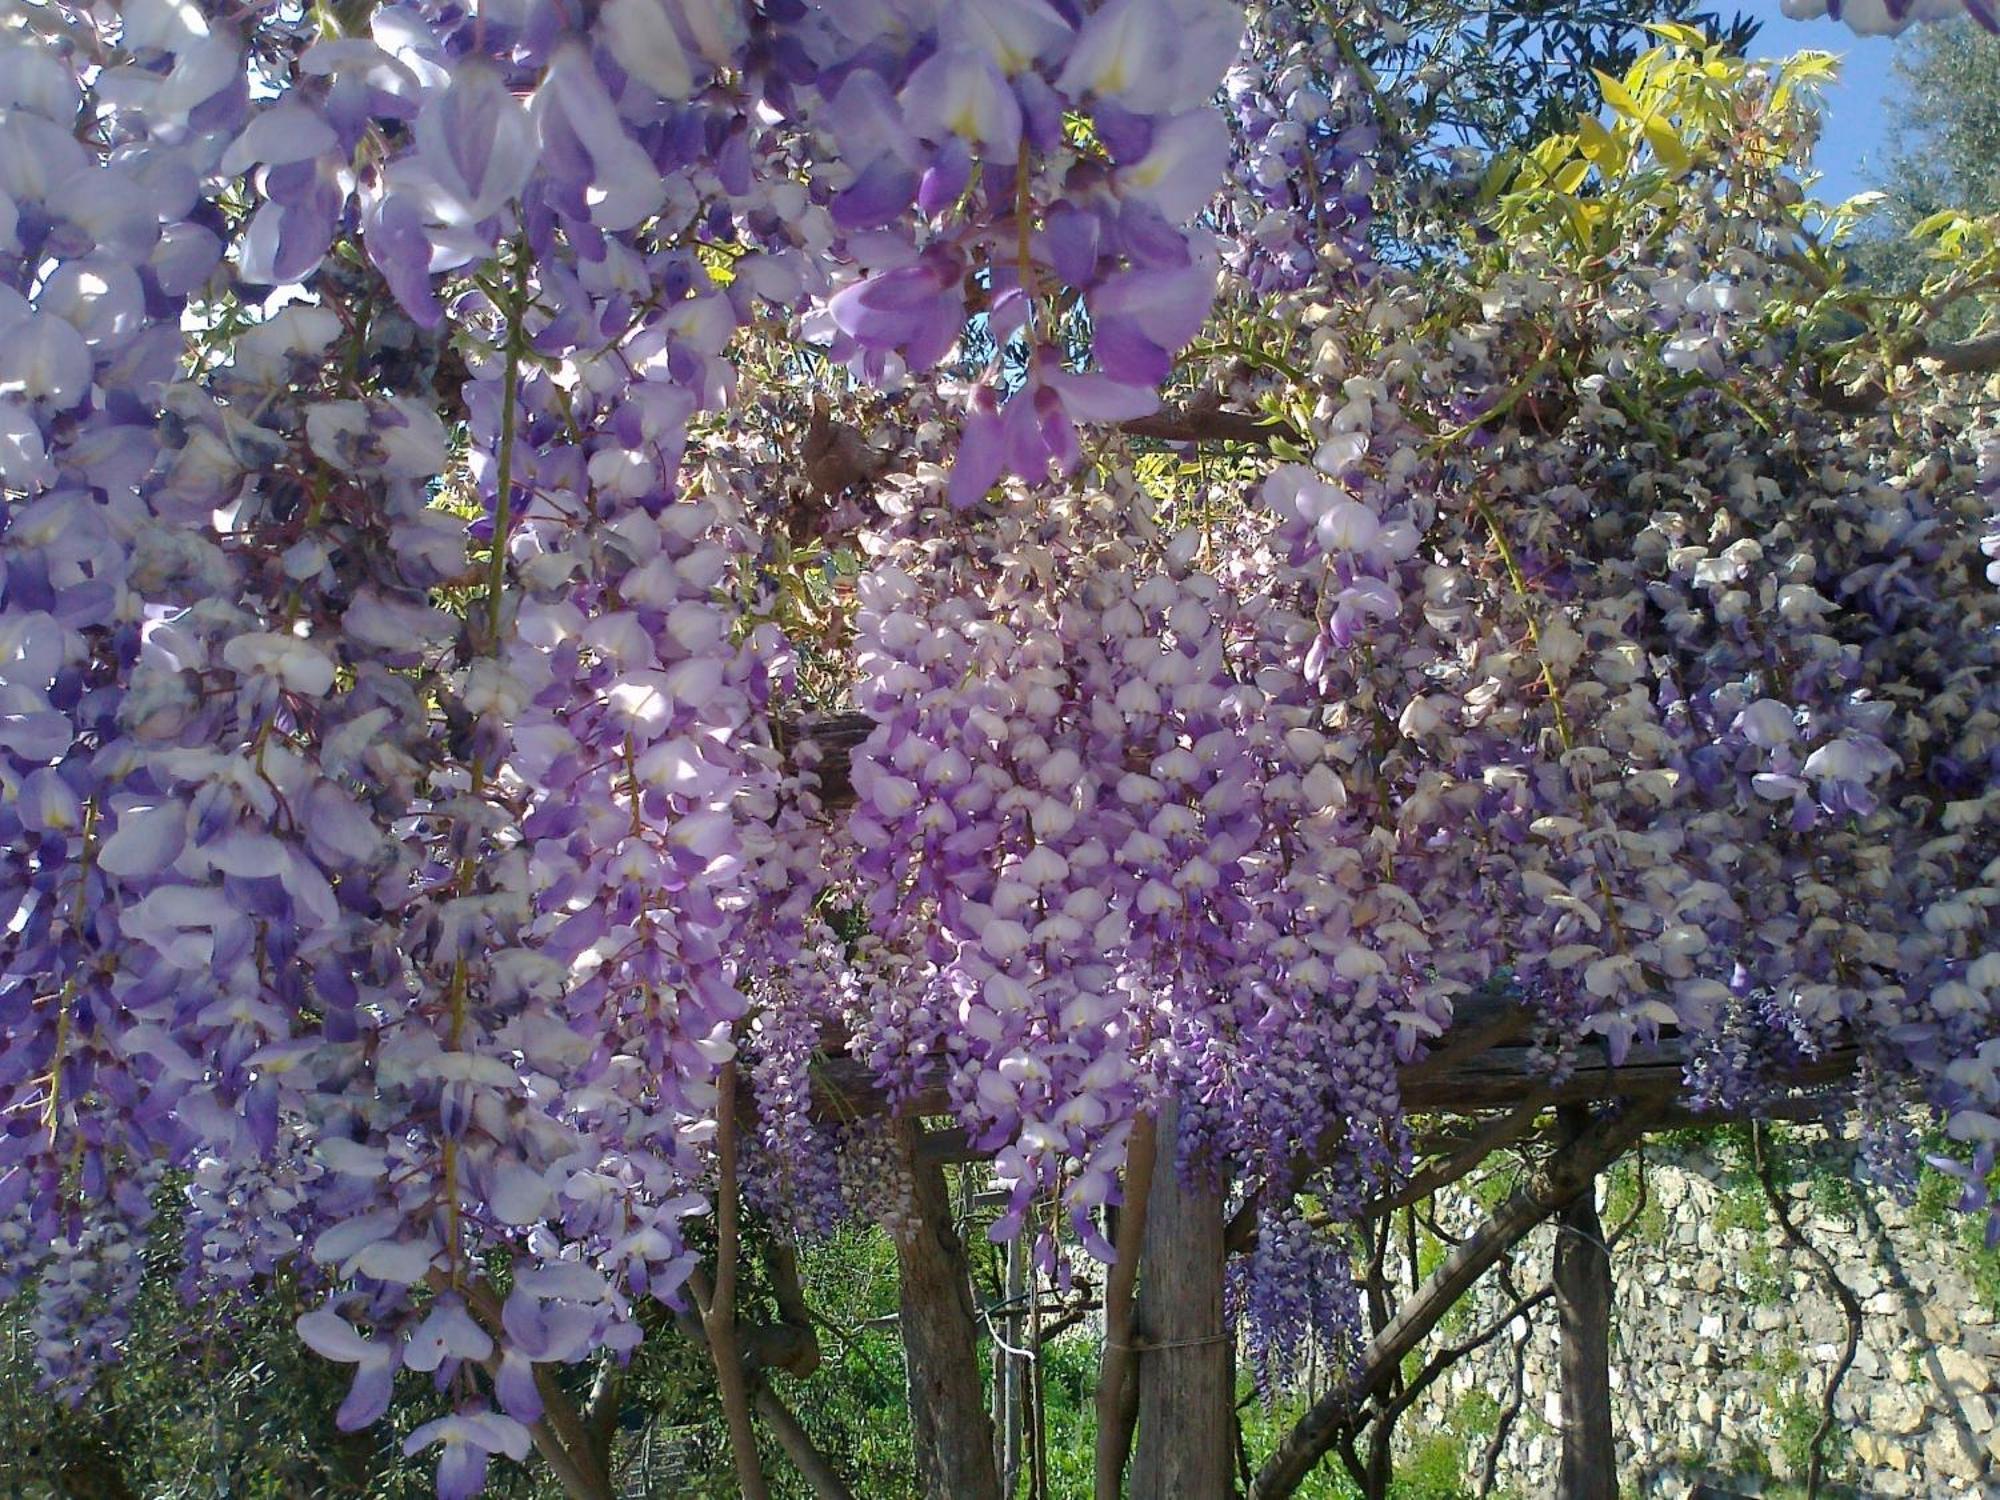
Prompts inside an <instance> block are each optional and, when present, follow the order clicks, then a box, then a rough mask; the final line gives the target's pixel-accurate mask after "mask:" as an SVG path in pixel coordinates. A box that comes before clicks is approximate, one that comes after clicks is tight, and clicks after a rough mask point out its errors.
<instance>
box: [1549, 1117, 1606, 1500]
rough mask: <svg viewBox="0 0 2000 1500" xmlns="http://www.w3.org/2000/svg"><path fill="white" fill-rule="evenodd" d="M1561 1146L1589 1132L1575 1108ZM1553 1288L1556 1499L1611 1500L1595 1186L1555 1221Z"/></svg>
mask: <svg viewBox="0 0 2000 1500" xmlns="http://www.w3.org/2000/svg"><path fill="white" fill-rule="evenodd" d="M1558 1119H1559V1121H1560V1124H1561V1127H1562V1132H1563V1136H1564V1138H1565V1145H1566V1146H1567V1145H1570V1144H1573V1143H1574V1142H1575V1141H1577V1140H1578V1139H1580V1138H1581V1137H1582V1136H1583V1135H1584V1133H1585V1132H1586V1131H1587V1130H1588V1129H1589V1128H1590V1111H1589V1110H1587V1109H1584V1108H1582V1107H1581V1106H1578V1105H1570V1106H1567V1107H1565V1108H1564V1109H1563V1110H1562V1111H1561V1112H1560V1114H1559V1116H1558ZM1553 1281H1554V1286H1555V1294H1556V1314H1557V1318H1558V1322H1559V1325H1560V1329H1561V1338H1562V1357H1561V1368H1562V1391H1561V1397H1560V1400H1561V1404H1562V1468H1561V1472H1560V1477H1559V1478H1558V1481H1557V1485H1556V1494H1557V1496H1558V1497H1559V1500H1617V1496H1618V1450H1617V1447H1616V1445H1615V1443H1614V1441H1613V1439H1612V1434H1611V1252H1610V1250H1609V1249H1608V1248H1607V1247H1606V1245H1605V1243H1604V1226H1603V1224H1602V1223H1600V1222H1599V1220H1598V1217H1597V1179H1596V1177H1595V1176H1593V1177H1592V1178H1591V1179H1590V1180H1589V1181H1588V1182H1587V1183H1585V1184H1584V1186H1583V1188H1582V1190H1581V1191H1580V1192H1578V1193H1577V1195H1576V1196H1575V1197H1574V1198H1572V1199H1571V1200H1570V1201H1569V1203H1568V1204H1566V1205H1565V1206H1564V1207H1563V1209H1562V1210H1561V1212H1560V1213H1558V1214H1557V1215H1556V1247H1555V1269H1554V1275H1553Z"/></svg>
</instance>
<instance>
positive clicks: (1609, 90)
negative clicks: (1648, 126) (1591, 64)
mask: <svg viewBox="0 0 2000 1500" xmlns="http://www.w3.org/2000/svg"><path fill="white" fill-rule="evenodd" d="M1590 71H1591V72H1592V73H1593V74H1595V76H1596V78H1597V87H1598V89H1599V90H1600V91H1602V93H1603V95H1604V102H1605V103H1606V104H1608V105H1610V106H1611V107H1612V108H1613V109H1615V110H1617V111H1618V113H1619V114H1621V115H1623V116H1625V118H1627V119H1628V120H1643V119H1644V118H1645V117H1646V111H1645V110H1643V109H1641V108H1640V107H1639V101H1638V100H1637V99H1634V98H1633V97H1632V91H1631V90H1630V89H1628V88H1626V87H1625V85H1624V84H1622V83H1620V82H1619V81H1618V80H1617V79H1616V78H1613V77H1612V76H1611V75H1610V74H1609V73H1599V72H1598V71H1597V69H1595V68H1592V69H1591V70H1590Z"/></svg>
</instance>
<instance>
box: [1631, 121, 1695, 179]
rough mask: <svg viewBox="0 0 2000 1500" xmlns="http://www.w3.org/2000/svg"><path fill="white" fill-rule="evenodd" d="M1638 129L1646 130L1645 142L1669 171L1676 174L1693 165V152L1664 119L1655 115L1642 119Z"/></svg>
mask: <svg viewBox="0 0 2000 1500" xmlns="http://www.w3.org/2000/svg"><path fill="white" fill-rule="evenodd" d="M1640 129H1642V130H1644V131H1645V132H1646V144H1647V145H1649V146H1651V147H1652V148H1653V155H1655V156H1657V157H1658V158H1659V159H1660V165H1661V166H1663V167H1665V168H1666V169H1667V170H1668V171H1669V172H1672V173H1674V174H1676V175H1678V174H1680V173H1682V172H1685V171H1686V170H1687V169H1688V168H1689V167H1690V166H1692V165H1693V163H1694V153H1693V152H1691V151H1690V150H1688V147H1687V143H1686V142H1685V141H1683V140H1682V139H1681V138H1680V136H1679V134H1678V133H1677V132H1676V131H1675V130H1674V127H1673V126H1672V125H1670V124H1668V123H1667V122H1666V121H1665V120H1662V119H1659V118H1658V117H1657V116H1656V117H1653V118H1649V119H1646V120H1643V121H1641V122H1640Z"/></svg>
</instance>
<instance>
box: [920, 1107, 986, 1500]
mask: <svg viewBox="0 0 2000 1500" xmlns="http://www.w3.org/2000/svg"><path fill="white" fill-rule="evenodd" d="M901 1135H902V1150H903V1159H904V1162H905V1163H906V1165H907V1166H908V1168H909V1171H910V1182H911V1191H912V1195H913V1197H914V1199H915V1202H914V1203H913V1205H912V1208H913V1210H914V1219H915V1229H914V1231H913V1232H912V1233H911V1234H909V1235H907V1236H904V1235H897V1236H896V1265H897V1270H898V1271H899V1272H900V1275H899V1276H898V1277H897V1285H898V1288H899V1293H900V1297H901V1303H900V1306H901V1312H902V1317H901V1323H902V1332H903V1368H904V1373H905V1376H906V1378H907V1380H908V1389H909V1399H910V1428H911V1437H912V1441H913V1445H914V1447H915V1450H916V1462H917V1488H918V1491H919V1492H920V1493H921V1494H922V1495H924V1496H925V1500H999V1495H1000V1479H999V1475H998V1473H997V1472H996V1471H995V1468H994V1463H993V1420H992V1416H991V1414H990V1413H989V1412H988V1411H987V1407H986V1385H985V1381H984V1380H983V1379H982V1377H981V1373H980V1368H979V1347H978V1337H977V1332H976V1329H975V1327H974V1322H973V1310H972V1285H971V1282H970V1280H969V1279H968V1277H967V1274H966V1263H965V1246H964V1244H963V1242H962V1241H960V1239H959V1237H958V1231H957V1229H956V1228H955V1227H954V1226H953V1224H952V1215H951V1197H950V1194H948V1193H947V1192H946V1191H945V1182H944V1170H943V1169H942V1168H941V1167H939V1166H938V1164H937V1163H936V1162H933V1161H927V1160H925V1159H924V1157H923V1156H922V1155H921V1154H920V1153H919V1152H918V1151H917V1149H916V1130H915V1127H914V1126H912V1125H910V1124H907V1123H906V1124H904V1125H903V1126H902V1127H901Z"/></svg>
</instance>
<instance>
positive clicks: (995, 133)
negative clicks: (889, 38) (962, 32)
mask: <svg viewBox="0 0 2000 1500" xmlns="http://www.w3.org/2000/svg"><path fill="white" fill-rule="evenodd" d="M898 97H899V98H900V99H901V101H902V105H903V113H904V117H905V118H906V119H907V120H908V122H909V128H910V130H911V132H912V133H913V134H915V135H917V136H918V137H919V138H921V139H923V140H926V141H929V142H931V143H933V144H937V143H939V142H942V141H945V140H947V139H949V138H950V137H952V136H954V135H956V136H958V137H960V138H961V139H963V140H966V141H969V142H975V143H977V144H978V145H979V146H981V147H982V148H984V149H983V150H982V152H981V155H983V156H984V157H985V158H986V159H987V160H989V161H996V162H1011V161H1013V160H1014V158H1015V156H1016V155H1017V154H1018V152H1019V149H1020V143H1021V106H1020V103H1019V102H1018V101H1017V100H1016V99H1015V98H1014V90H1013V89H1012V88H1011V87H1010V86H1009V85H1008V82H1007V80H1006V78H1005V77H1004V76H1003V75H1002V74H1001V72H1000V70H999V69H998V68H997V67H995V66H994V64H993V60H992V59H991V58H990V57H988V56H987V55H986V54H985V53H984V52H981V51H978V50H976V49H974V48H971V47H954V48H949V49H947V50H945V51H941V52H935V53H933V54H932V55H931V56H930V57H929V58H927V59H926V60H925V61H924V62H923V63H922V64H921V65H919V67H918V68H917V70H916V72H915V73H913V74H911V75H910V81H909V82H908V83H907V84H905V85H904V86H903V91H902V93H901V94H900V95H899V96H898Z"/></svg>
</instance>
